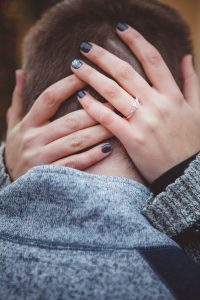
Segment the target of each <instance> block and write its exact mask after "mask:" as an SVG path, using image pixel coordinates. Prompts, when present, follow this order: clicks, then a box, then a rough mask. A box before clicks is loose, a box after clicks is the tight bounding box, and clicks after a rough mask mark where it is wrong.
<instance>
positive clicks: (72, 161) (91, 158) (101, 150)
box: [53, 143, 112, 170]
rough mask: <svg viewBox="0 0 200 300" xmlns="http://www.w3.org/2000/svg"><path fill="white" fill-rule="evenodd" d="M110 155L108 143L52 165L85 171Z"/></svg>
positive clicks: (110, 149) (110, 150)
mask: <svg viewBox="0 0 200 300" xmlns="http://www.w3.org/2000/svg"><path fill="white" fill-rule="evenodd" d="M111 153H112V148H111V145H110V144H109V143H107V144H102V145H99V146H96V147H94V148H92V149H90V150H88V151H86V152H84V153H80V154H77V155H72V156H68V157H66V158H63V159H61V160H58V161H56V162H54V163H53V165H57V166H64V167H69V168H73V169H77V170H85V169H87V168H89V167H91V166H92V165H94V164H96V163H98V162H100V161H101V160H103V159H105V158H106V157H108V156H109V155H110V154H111Z"/></svg>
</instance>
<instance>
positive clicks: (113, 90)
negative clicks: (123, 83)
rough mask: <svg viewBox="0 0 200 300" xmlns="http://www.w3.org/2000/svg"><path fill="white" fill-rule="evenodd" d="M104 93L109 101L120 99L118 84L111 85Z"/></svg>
mask: <svg viewBox="0 0 200 300" xmlns="http://www.w3.org/2000/svg"><path fill="white" fill-rule="evenodd" d="M104 93H105V95H106V97H108V99H115V98H117V97H119V89H118V86H117V85H116V84H110V85H108V86H106V87H105V89H104Z"/></svg>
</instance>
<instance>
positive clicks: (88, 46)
mask: <svg viewBox="0 0 200 300" xmlns="http://www.w3.org/2000/svg"><path fill="white" fill-rule="evenodd" d="M80 49H81V51H83V52H85V53H88V52H90V50H91V49H92V45H91V44H90V43H87V42H83V43H81V44H80Z"/></svg>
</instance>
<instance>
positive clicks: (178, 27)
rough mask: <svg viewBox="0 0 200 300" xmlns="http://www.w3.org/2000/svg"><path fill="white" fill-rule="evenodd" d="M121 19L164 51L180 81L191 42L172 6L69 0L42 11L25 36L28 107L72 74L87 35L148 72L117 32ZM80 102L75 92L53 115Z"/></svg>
mask: <svg viewBox="0 0 200 300" xmlns="http://www.w3.org/2000/svg"><path fill="white" fill-rule="evenodd" d="M119 21H123V22H125V23H127V24H129V25H130V26H132V27H134V28H135V29H136V30H138V31H139V32H140V33H141V34H142V35H143V36H144V37H145V38H146V39H147V40H148V41H149V42H151V43H152V44H153V45H154V46H155V47H156V48H157V49H158V50H159V51H160V53H161V54H162V56H163V58H164V59H165V61H166V63H167V65H168V66H169V68H170V70H171V72H172V74H173V76H174V78H175V80H176V81H177V83H178V85H179V86H180V87H181V77H180V67H179V65H180V60H181V58H182V57H183V56H184V55H185V54H187V53H191V51H192V49H191V48H192V47H191V41H190V32H189V29H188V26H187V25H186V24H185V22H184V21H183V20H182V18H181V17H180V16H179V14H178V13H177V12H176V11H175V10H174V9H172V8H170V7H168V6H166V5H164V4H161V3H160V2H159V1H157V0H118V1H116V0H65V1H62V2H60V3H59V4H57V5H56V6H54V7H53V8H52V9H50V10H49V11H48V12H47V13H46V14H44V16H43V17H42V18H41V20H40V21H38V22H37V24H36V25H35V26H34V27H33V28H32V29H31V30H30V32H29V33H28V35H27V37H26V38H25V41H24V47H23V68H24V69H25V72H26V84H25V95H24V99H25V103H24V104H25V110H26V111H28V110H29V109H30V108H31V106H32V104H33V103H34V101H35V100H36V99H37V97H38V96H39V95H40V94H41V93H42V92H43V91H44V90H45V89H46V88H47V87H48V86H50V85H51V84H53V83H54V82H56V81H58V80H60V79H62V78H64V77H66V76H68V75H70V74H71V70H70V65H71V62H72V60H73V59H74V58H80V59H82V57H81V54H80V51H79V45H80V44H81V42H83V41H91V42H94V43H96V44H98V45H100V46H102V47H104V48H105V49H107V50H109V51H110V52H112V53H114V54H115V55H117V56H118V57H120V58H122V59H124V60H126V61H128V62H129V63H130V64H132V65H133V66H134V67H135V68H136V69H137V70H138V72H140V73H141V74H142V76H145V75H144V73H143V70H142V68H141V67H140V66H139V64H138V62H137V60H136V59H135V58H134V59H133V54H132V53H131V52H130V51H129V49H128V48H127V47H126V46H125V45H123V44H122V42H121V41H119V38H118V37H117V35H116V33H115V27H116V24H117V23H118V22H119ZM84 60H86V59H85V58H84ZM89 64H90V65H91V63H89ZM95 68H96V67H95ZM90 92H91V93H92V94H93V95H95V96H97V97H98V98H99V100H102V101H104V99H101V97H99V95H97V94H96V93H95V92H94V91H92V90H90ZM79 108H80V104H79V102H78V101H77V99H76V96H75V95H74V96H72V97H71V99H69V100H67V101H66V102H65V103H64V104H63V105H62V106H61V108H60V110H59V112H58V113H57V114H56V116H55V117H54V118H57V117H58V116H61V115H64V114H66V113H69V112H71V111H74V110H77V109H79Z"/></svg>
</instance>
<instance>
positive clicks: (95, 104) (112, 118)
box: [78, 92, 133, 144]
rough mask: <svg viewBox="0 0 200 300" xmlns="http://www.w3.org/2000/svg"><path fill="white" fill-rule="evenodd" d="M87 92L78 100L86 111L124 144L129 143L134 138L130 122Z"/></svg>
mask: <svg viewBox="0 0 200 300" xmlns="http://www.w3.org/2000/svg"><path fill="white" fill-rule="evenodd" d="M84 93H85V96H84V97H82V98H80V97H78V100H79V101H80V103H81V105H82V106H83V108H84V109H85V111H86V112H87V113H88V114H89V115H90V116H91V117H92V118H93V119H95V120H96V121H97V122H98V123H100V124H101V125H102V126H103V127H104V128H106V129H107V130H108V131H109V132H111V133H112V134H113V135H114V136H116V137H117V138H118V139H119V140H120V141H121V142H122V144H127V142H128V141H130V138H131V139H132V135H133V134H132V128H131V126H130V124H129V122H128V121H127V120H125V119H123V118H121V117H120V116H118V115H117V114H116V113H114V112H113V111H112V110H110V109H109V108H107V107H105V106H104V105H103V104H102V103H100V102H99V101H97V100H96V99H94V98H93V97H92V96H91V95H90V94H88V93H86V92H84Z"/></svg>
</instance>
